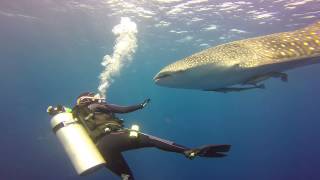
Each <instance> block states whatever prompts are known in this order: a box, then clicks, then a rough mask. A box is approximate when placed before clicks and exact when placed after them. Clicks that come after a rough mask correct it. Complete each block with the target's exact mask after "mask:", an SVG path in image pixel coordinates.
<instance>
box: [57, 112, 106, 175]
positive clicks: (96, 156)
mask: <svg viewBox="0 0 320 180" xmlns="http://www.w3.org/2000/svg"><path fill="white" fill-rule="evenodd" d="M51 126H52V129H53V131H54V132H55V134H56V136H57V137H58V139H59V141H60V143H61V144H62V146H63V148H64V149H65V151H66V153H67V154H68V156H69V158H70V160H71V162H72V164H73V166H74V168H75V169H76V171H77V173H78V175H81V176H83V175H87V174H89V173H92V172H94V171H95V170H97V169H98V168H100V167H102V166H104V165H105V163H106V162H105V159H104V158H103V157H102V155H101V153H100V152H99V150H98V148H97V147H96V145H95V144H94V142H93V141H92V139H91V138H90V137H89V135H88V133H87V131H86V130H85V128H84V127H83V126H82V125H81V124H80V123H79V122H78V121H77V120H75V119H74V118H73V116H72V114H71V113H70V112H61V113H59V114H56V115H54V116H53V117H52V119H51Z"/></svg>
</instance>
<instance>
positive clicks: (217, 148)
mask: <svg viewBox="0 0 320 180" xmlns="http://www.w3.org/2000/svg"><path fill="white" fill-rule="evenodd" d="M230 148H231V145H227V144H225V145H208V146H204V147H202V148H200V149H199V153H198V155H199V156H202V157H223V156H226V154H224V153H225V152H229V151H230Z"/></svg>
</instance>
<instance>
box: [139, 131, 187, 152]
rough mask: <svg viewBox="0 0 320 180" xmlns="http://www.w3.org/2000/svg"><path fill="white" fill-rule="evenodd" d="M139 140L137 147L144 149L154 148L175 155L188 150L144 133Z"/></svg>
mask: <svg viewBox="0 0 320 180" xmlns="http://www.w3.org/2000/svg"><path fill="white" fill-rule="evenodd" d="M139 138H140V139H139V145H140V146H144V147H156V148H158V149H161V150H164V151H169V152H176V153H184V151H186V150H188V149H189V148H187V147H185V146H182V145H179V144H176V143H174V142H172V141H168V140H165V139H161V138H158V137H155V136H151V135H148V134H144V133H140V135H139Z"/></svg>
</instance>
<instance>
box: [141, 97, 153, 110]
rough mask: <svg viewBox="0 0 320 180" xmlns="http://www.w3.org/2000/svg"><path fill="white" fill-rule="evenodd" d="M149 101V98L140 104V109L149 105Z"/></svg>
mask: <svg viewBox="0 0 320 180" xmlns="http://www.w3.org/2000/svg"><path fill="white" fill-rule="evenodd" d="M150 101H151V99H150V98H148V99H146V100H144V101H143V103H141V106H142V108H144V107H146V106H147V105H148V104H149V103H150Z"/></svg>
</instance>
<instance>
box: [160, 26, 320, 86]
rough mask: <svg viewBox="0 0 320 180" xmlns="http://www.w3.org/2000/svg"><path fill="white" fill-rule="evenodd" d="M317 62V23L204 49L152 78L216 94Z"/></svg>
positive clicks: (319, 34) (319, 54) (319, 46)
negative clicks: (214, 91) (212, 91)
mask: <svg viewBox="0 0 320 180" xmlns="http://www.w3.org/2000/svg"><path fill="white" fill-rule="evenodd" d="M318 62H320V21H319V22H317V23H314V24H312V25H310V26H307V27H305V28H302V29H298V30H295V31H290V32H282V33H275V34H271V35H266V36H260V37H255V38H249V39H244V40H239V41H234V42H230V43H226V44H222V45H218V46H215V47H212V48H209V49H206V50H203V51H201V52H199V53H195V54H193V55H191V56H189V57H186V58H185V59H182V60H180V61H177V62H175V63H173V64H170V65H168V66H166V67H165V68H163V69H162V70H161V71H160V72H159V73H158V74H157V75H156V76H155V78H154V79H155V81H156V84H158V85H162V86H168V87H174V88H186V89H202V90H217V91H219V89H220V88H224V90H225V88H227V87H229V86H233V85H237V84H240V85H248V84H251V85H252V83H250V82H258V81H257V79H261V80H265V79H268V78H269V77H275V76H274V74H273V73H276V75H277V77H278V75H281V73H280V72H283V71H286V70H289V69H292V68H296V67H300V66H305V65H309V64H314V63H318ZM283 75H285V74H284V73H283ZM233 89H234V88H233ZM250 89H252V88H250Z"/></svg>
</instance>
